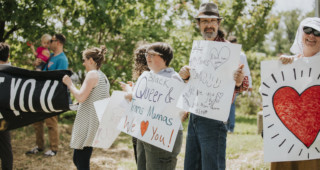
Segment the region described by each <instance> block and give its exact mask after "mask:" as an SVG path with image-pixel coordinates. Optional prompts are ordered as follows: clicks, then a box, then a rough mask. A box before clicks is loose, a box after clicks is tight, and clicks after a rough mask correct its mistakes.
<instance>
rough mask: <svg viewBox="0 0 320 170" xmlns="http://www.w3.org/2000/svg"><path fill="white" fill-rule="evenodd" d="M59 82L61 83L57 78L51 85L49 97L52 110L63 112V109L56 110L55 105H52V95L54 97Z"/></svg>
mask: <svg viewBox="0 0 320 170" xmlns="http://www.w3.org/2000/svg"><path fill="white" fill-rule="evenodd" d="M58 84H59V82H58V81H57V80H55V81H54V82H53V85H52V86H51V89H50V92H49V96H48V99H47V102H48V106H49V109H50V110H51V111H52V112H61V111H62V110H55V109H54V108H53V105H52V97H53V94H54V92H55V91H56V88H57V86H58Z"/></svg>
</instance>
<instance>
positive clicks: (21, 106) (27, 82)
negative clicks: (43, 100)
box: [19, 79, 36, 112]
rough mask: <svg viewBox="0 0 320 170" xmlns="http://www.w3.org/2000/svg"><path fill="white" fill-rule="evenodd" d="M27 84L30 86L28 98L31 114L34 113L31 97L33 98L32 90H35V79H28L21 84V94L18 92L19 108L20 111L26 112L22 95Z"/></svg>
mask: <svg viewBox="0 0 320 170" xmlns="http://www.w3.org/2000/svg"><path fill="white" fill-rule="evenodd" d="M28 84H31V88H30V92H29V98H28V105H29V109H30V110H31V112H36V111H35V110H34V108H33V106H32V96H33V92H34V89H35V88H36V80H35V79H29V80H27V81H25V82H24V83H23V85H22V88H21V92H20V100H19V105H20V108H21V110H22V111H24V112H27V110H26V108H25V107H24V101H23V99H24V94H25V92H26V87H27V85H28Z"/></svg>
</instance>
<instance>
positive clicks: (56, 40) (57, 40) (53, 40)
mask: <svg viewBox="0 0 320 170" xmlns="http://www.w3.org/2000/svg"><path fill="white" fill-rule="evenodd" d="M53 41H58V40H50V43H52V42H53Z"/></svg>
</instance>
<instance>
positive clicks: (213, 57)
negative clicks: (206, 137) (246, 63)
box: [177, 41, 241, 121]
mask: <svg viewBox="0 0 320 170" xmlns="http://www.w3.org/2000/svg"><path fill="white" fill-rule="evenodd" d="M240 49H241V45H239V44H231V43H224V42H215V41H193V46H192V51H191V55H190V61H189V65H190V67H191V68H192V69H191V70H190V74H191V76H190V80H189V82H188V84H187V87H186V88H185V89H184V90H183V92H182V95H181V97H180V98H179V101H178V105H177V106H178V107H179V108H183V109H184V110H187V111H189V112H191V113H194V114H197V115H199V116H203V117H207V118H210V119H216V120H220V121H227V119H228V116H229V111H230V106H231V100H232V96H233V92H234V87H235V81H234V80H233V73H234V71H235V70H236V69H237V67H238V65H239V55H240Z"/></svg>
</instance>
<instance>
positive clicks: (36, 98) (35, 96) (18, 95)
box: [0, 65, 72, 131]
mask: <svg viewBox="0 0 320 170" xmlns="http://www.w3.org/2000/svg"><path fill="white" fill-rule="evenodd" d="M66 74H67V75H69V76H70V75H71V74H72V72H71V71H69V70H55V71H31V70H25V69H21V68H17V67H12V66H8V65H0V131H3V130H11V129H15V128H19V127H22V126H26V125H28V124H31V123H34V122H37V121H40V120H43V119H46V118H49V117H52V116H55V115H58V114H60V113H63V112H65V111H67V110H69V99H68V92H67V86H65V85H64V84H63V83H62V81H61V80H62V77H63V76H64V75H66Z"/></svg>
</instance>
